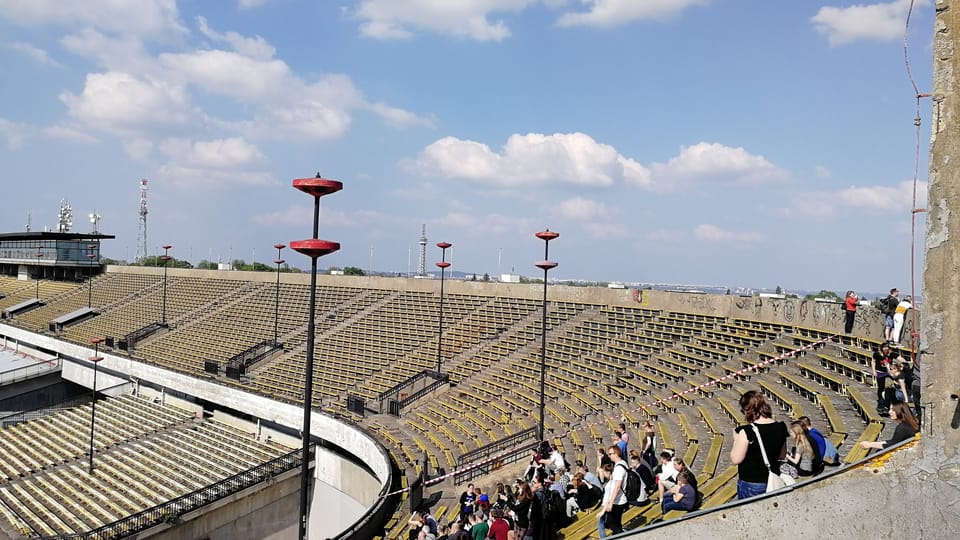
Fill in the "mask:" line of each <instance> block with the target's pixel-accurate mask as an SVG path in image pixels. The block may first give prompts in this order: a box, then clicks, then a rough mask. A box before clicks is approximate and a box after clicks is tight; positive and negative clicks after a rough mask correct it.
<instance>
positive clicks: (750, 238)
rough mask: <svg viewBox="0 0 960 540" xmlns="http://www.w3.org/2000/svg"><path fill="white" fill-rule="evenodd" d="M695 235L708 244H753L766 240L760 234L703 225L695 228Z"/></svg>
mask: <svg viewBox="0 0 960 540" xmlns="http://www.w3.org/2000/svg"><path fill="white" fill-rule="evenodd" d="M693 235H694V236H696V237H697V238H699V239H700V240H704V241H707V242H722V243H732V244H752V243H755V242H759V241H761V240H763V239H764V235H762V234H760V233H758V232H735V231H728V230H726V229H721V228H720V227H717V226H716V225H710V224H708V223H702V224H700V225H697V226H696V227H694V228H693Z"/></svg>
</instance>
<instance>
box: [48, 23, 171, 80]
mask: <svg viewBox="0 0 960 540" xmlns="http://www.w3.org/2000/svg"><path fill="white" fill-rule="evenodd" d="M60 44H61V45H63V48H64V49H66V50H68V51H70V52H72V53H73V54H76V55H79V56H81V57H83V58H87V59H89V60H92V61H94V62H96V63H97V64H98V65H99V66H100V67H102V68H104V69H105V70H107V71H122V72H127V73H139V74H141V75H143V74H145V73H147V72H150V73H151V74H154V75H156V71H157V70H156V68H155V66H154V61H153V59H152V58H151V57H150V56H149V55H148V54H147V53H146V51H145V50H144V47H143V42H142V41H141V40H140V38H139V37H137V36H133V35H122V36H107V35H105V34H103V33H101V32H98V31H97V30H95V29H93V28H84V29H83V30H80V31H79V32H77V33H74V34H70V35H68V36H64V37H63V38H62V39H61V40H60Z"/></svg>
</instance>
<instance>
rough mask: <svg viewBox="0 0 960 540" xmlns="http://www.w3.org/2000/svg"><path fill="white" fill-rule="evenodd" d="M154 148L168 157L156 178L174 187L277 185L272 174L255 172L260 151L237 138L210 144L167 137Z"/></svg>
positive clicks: (262, 157) (261, 171)
mask: <svg viewBox="0 0 960 540" xmlns="http://www.w3.org/2000/svg"><path fill="white" fill-rule="evenodd" d="M157 148H158V150H159V151H160V152H161V153H162V154H164V155H166V156H167V158H168V162H167V163H166V164H165V165H163V166H162V167H160V169H159V171H158V173H157V175H156V176H157V178H158V179H163V180H165V181H167V182H169V183H170V184H171V185H173V186H175V187H178V188H203V189H217V188H221V187H236V186H244V185H246V186H264V185H274V184H276V183H277V181H276V179H275V178H274V177H273V175H272V174H270V173H269V172H266V171H263V170H258V169H259V167H260V166H261V165H263V164H264V162H265V161H266V158H265V157H264V155H263V154H262V153H261V152H260V150H259V149H258V148H257V147H256V146H254V145H252V144H250V143H248V142H247V141H245V140H243V139H240V138H229V139H215V140H210V141H194V140H189V139H182V138H169V139H166V140H164V141H162V142H161V143H160V144H159V146H158V147H157Z"/></svg>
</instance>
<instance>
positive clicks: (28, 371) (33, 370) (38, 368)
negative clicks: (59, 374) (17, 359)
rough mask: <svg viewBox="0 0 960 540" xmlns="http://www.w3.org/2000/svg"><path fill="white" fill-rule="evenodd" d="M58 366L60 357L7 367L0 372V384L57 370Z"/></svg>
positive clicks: (59, 365)
mask: <svg viewBox="0 0 960 540" xmlns="http://www.w3.org/2000/svg"><path fill="white" fill-rule="evenodd" d="M60 367H61V364H60V358H51V359H50V360H39V361H37V363H35V364H30V365H29V366H21V367H18V368H13V369H8V370H7V371H3V372H0V386H3V385H5V384H12V383H15V382H19V381H23V380H26V379H32V378H34V377H38V376H40V375H42V374H44V373H49V372H52V371H58V370H60Z"/></svg>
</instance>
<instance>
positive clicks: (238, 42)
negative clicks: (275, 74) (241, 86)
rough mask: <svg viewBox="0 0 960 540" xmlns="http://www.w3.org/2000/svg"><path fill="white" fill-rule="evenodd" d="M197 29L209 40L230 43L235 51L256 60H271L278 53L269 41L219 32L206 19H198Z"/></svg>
mask: <svg viewBox="0 0 960 540" xmlns="http://www.w3.org/2000/svg"><path fill="white" fill-rule="evenodd" d="M197 27H198V28H199V29H200V33H201V34H203V35H205V36H207V38H208V39H211V40H213V41H217V42H223V43H228V44H229V45H230V46H232V47H233V50H235V51H237V52H238V53H240V54H242V55H243V56H246V57H249V58H253V59H255V60H269V59H271V58H273V55H274V54H276V52H277V50H276V49H275V48H274V47H273V45H270V44H269V43H267V40H265V39H263V38H262V37H260V36H256V37H252V38H248V37H244V36H242V35H240V34H238V33H237V32H226V33H220V32H217V31H215V30H213V29H212V28H210V27H209V26H208V25H207V19H206V18H205V17H197Z"/></svg>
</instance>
